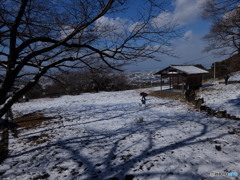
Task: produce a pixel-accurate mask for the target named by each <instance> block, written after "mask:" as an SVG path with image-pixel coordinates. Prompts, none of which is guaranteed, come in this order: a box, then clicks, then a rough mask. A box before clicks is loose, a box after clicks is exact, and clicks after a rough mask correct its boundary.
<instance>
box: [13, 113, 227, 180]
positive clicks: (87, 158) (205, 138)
mask: <svg viewBox="0 0 240 180" xmlns="http://www.w3.org/2000/svg"><path fill="white" fill-rule="evenodd" d="M127 113H132V112H127ZM124 115H126V113H125V114H124V113H121V112H120V114H118V115H116V116H112V117H109V118H100V119H97V120H95V121H91V122H80V124H78V125H81V124H84V123H95V122H98V121H103V120H110V119H112V118H119V117H122V116H124ZM189 116H190V115H189ZM189 116H188V117H187V115H184V114H183V115H182V116H181V115H179V116H177V117H176V116H171V115H169V114H162V115H161V117H158V119H157V118H156V119H155V120H154V121H150V122H143V123H140V124H136V123H135V124H132V125H131V126H130V125H129V127H122V128H119V129H117V130H114V131H112V132H110V131H104V130H101V131H100V130H99V131H97V130H94V131H93V132H87V133H86V135H85V136H81V137H79V136H75V137H72V138H69V139H63V140H59V141H57V142H55V143H50V144H48V145H45V146H40V147H37V148H33V149H30V150H28V151H25V152H22V153H19V154H15V155H13V156H11V158H19V157H21V156H25V155H27V154H30V153H33V154H34V156H35V157H36V156H37V155H39V153H40V154H41V153H42V152H43V151H47V152H49V153H46V154H45V155H46V156H45V157H42V159H38V160H37V161H39V162H35V163H36V164H41V163H42V162H41V161H47V160H49V161H54V160H56V163H55V164H61V163H64V162H65V161H68V160H71V162H72V164H75V165H76V164H77V165H76V166H72V167H71V166H70V167H68V171H70V175H69V178H70V179H77V178H80V179H85V180H91V179H132V178H133V177H139V178H146V179H147V178H151V177H161V178H162V179H164V178H167V177H170V176H177V177H178V179H191V178H193V179H201V178H204V175H200V174H198V173H197V172H194V171H190V170H188V171H186V172H182V173H181V172H179V171H173V170H172V168H170V166H171V165H173V164H174V162H177V161H180V157H177V156H175V155H173V154H172V153H173V152H174V151H178V150H179V149H182V148H185V147H190V146H192V145H196V144H201V143H206V142H209V141H212V140H214V139H218V138H221V137H223V136H225V135H227V134H226V133H222V134H218V135H216V136H212V135H211V132H212V131H213V130H215V129H217V128H221V127H222V126H225V125H226V123H227V122H226V123H220V122H219V125H218V127H214V128H210V127H209V126H208V125H207V123H206V121H205V122H204V121H203V120H202V118H206V117H199V118H198V119H197V120H195V119H192V120H191V123H193V124H192V126H193V127H192V128H194V126H197V127H199V129H198V130H195V131H194V133H192V132H191V133H190V132H186V133H183V134H184V135H185V136H186V137H182V138H174V137H172V139H173V140H174V141H169V142H168V141H164V140H165V139H168V138H169V136H176V137H178V134H174V130H179V131H181V132H184V131H185V130H184V129H180V128H179V126H180V125H181V124H184V123H186V122H189V121H190V120H184V118H187V119H189ZM171 119H174V121H171ZM71 126H75V125H71ZM183 127H184V126H183ZM176 128H177V129H176ZM166 129H169V130H173V132H172V134H171V133H169V134H168V133H167V131H166ZM161 133H163V134H162V136H164V138H162V141H161V140H159V138H160V137H161ZM164 133H165V134H164ZM156 134H158V136H156ZM161 142H162V144H161ZM156 143H159V144H156ZM142 144H144V146H142ZM138 146H139V148H140V149H137V148H135V147H138ZM162 155H164V156H167V158H170V159H171V160H170V162H172V163H169V162H167V163H165V164H164V163H163V164H161V163H160V162H159V163H158V166H159V168H158V169H159V170H158V171H156V170H155V171H151V168H152V167H154V166H156V164H154V162H155V161H156V162H157V161H164V160H163V159H162V160H161V158H162ZM29 157H30V156H29ZM30 158H31V157H30ZM29 162H31V163H33V164H34V160H33V161H32V160H31V159H29ZM199 163H201V162H199ZM44 165H46V163H45V164H44ZM26 166H27V164H26ZM46 166H48V165H46ZM49 166H50V165H49ZM55 166H57V165H55ZM55 166H51V167H49V170H48V172H49V174H51V169H52V170H54V168H55ZM167 166H169V168H166V167H167ZM21 167H22V166H21ZM164 168H165V169H164ZM60 170H61V169H60ZM60 170H59V169H58V173H59V174H61V173H62V171H64V170H62V171H60ZM80 170H81V171H80Z"/></svg>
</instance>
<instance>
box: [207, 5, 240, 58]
mask: <svg viewBox="0 0 240 180" xmlns="http://www.w3.org/2000/svg"><path fill="white" fill-rule="evenodd" d="M203 17H205V18H208V19H211V20H212V25H211V30H210V32H209V33H208V34H207V35H206V36H205V37H204V39H205V40H206V41H208V46H207V47H206V48H205V51H214V50H215V51H216V54H220V55H232V54H235V53H240V0H231V1H229V0H223V1H222V0H221V1H220V0H206V2H205V3H204V12H203Z"/></svg>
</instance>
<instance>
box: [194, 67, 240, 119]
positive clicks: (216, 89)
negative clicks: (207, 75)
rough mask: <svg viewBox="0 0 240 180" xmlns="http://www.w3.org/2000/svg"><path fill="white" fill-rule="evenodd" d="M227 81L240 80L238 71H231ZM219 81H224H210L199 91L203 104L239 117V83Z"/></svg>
mask: <svg viewBox="0 0 240 180" xmlns="http://www.w3.org/2000/svg"><path fill="white" fill-rule="evenodd" d="M229 81H230V82H231V81H239V82H240V71H238V72H236V73H233V74H232V76H231V77H230V78H229ZM219 82H224V80H223V79H221V80H217V81H213V82H210V84H209V85H208V87H206V88H203V90H202V92H200V93H199V96H200V97H203V98H204V100H205V105H207V106H209V107H211V108H213V109H214V110H219V111H224V110H226V111H227V113H229V114H231V115H234V116H237V117H240V110H239V109H240V83H233V84H228V85H225V84H220V83H219Z"/></svg>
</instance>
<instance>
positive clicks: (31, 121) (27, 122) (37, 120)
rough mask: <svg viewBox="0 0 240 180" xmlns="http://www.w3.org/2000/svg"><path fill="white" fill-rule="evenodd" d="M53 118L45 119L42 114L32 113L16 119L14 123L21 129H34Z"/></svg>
mask: <svg viewBox="0 0 240 180" xmlns="http://www.w3.org/2000/svg"><path fill="white" fill-rule="evenodd" d="M51 119H52V118H51V117H45V116H44V115H43V114H42V113H30V114H26V115H23V116H21V117H18V118H15V119H14V120H13V121H14V123H15V124H16V125H17V127H19V128H23V129H33V128H36V126H39V125H41V124H42V123H43V122H45V121H49V120H51Z"/></svg>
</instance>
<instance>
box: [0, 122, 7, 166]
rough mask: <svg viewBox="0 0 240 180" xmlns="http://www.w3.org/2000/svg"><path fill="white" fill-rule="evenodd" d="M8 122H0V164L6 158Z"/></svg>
mask: <svg viewBox="0 0 240 180" xmlns="http://www.w3.org/2000/svg"><path fill="white" fill-rule="evenodd" d="M8 135H9V134H8V120H3V119H1V120H0V164H1V163H2V162H3V161H4V160H5V159H6V158H7V157H8Z"/></svg>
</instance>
